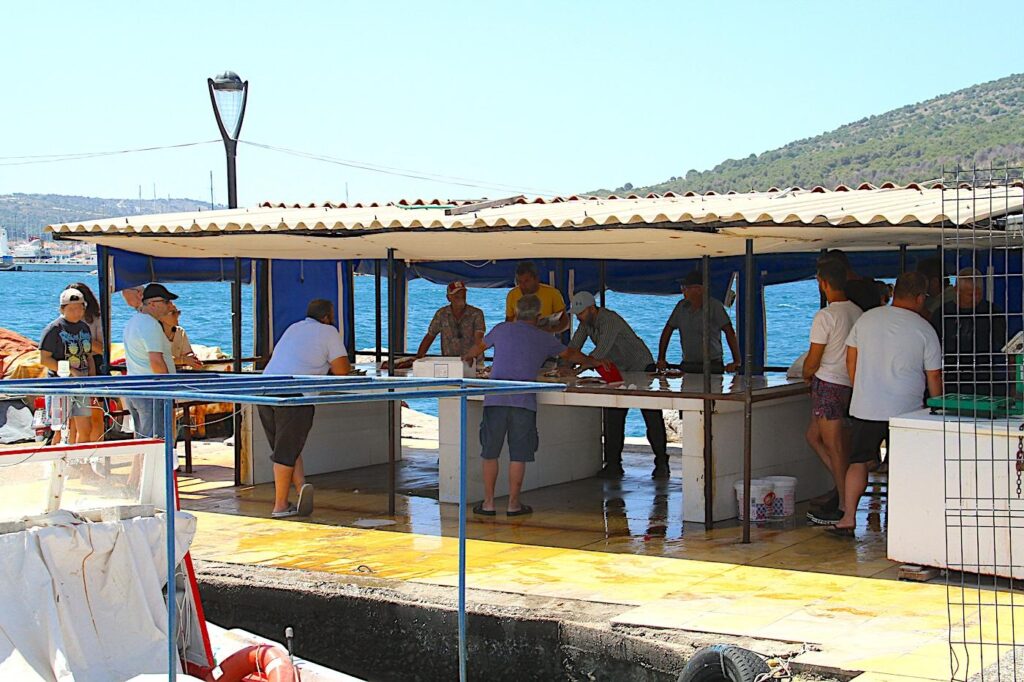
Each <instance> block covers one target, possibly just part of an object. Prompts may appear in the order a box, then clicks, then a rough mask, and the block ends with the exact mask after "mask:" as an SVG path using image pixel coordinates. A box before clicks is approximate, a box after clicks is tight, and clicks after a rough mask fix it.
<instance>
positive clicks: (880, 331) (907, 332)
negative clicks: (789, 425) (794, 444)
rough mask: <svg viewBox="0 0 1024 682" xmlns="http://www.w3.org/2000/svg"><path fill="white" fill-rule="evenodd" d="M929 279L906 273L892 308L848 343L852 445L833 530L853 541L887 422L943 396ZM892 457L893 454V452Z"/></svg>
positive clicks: (876, 314)
mask: <svg viewBox="0 0 1024 682" xmlns="http://www.w3.org/2000/svg"><path fill="white" fill-rule="evenodd" d="M927 298H928V280H927V279H926V278H925V277H924V275H922V274H921V273H919V272H905V273H903V274H902V275H900V276H899V278H898V279H897V280H896V288H895V289H894V290H893V300H892V306H888V307H881V308H875V309H873V310H869V311H867V312H866V313H864V314H863V315H861V317H860V319H859V320H857V322H856V324H854V325H853V329H852V330H851V331H850V337H849V338H848V339H847V340H846V346H847V351H846V368H847V370H848V371H849V373H850V378H851V379H853V397H852V398H851V400H850V416H851V417H852V418H853V446H852V448H851V449H850V468H849V469H848V470H847V473H846V486H845V490H844V491H843V495H844V510H845V511H844V513H843V518H842V519H840V520H839V522H838V523H837V524H836V525H835V526H832V527H831V528H830V529H829V530H830V531H832V532H834V533H836V534H839V535H847V536H851V537H852V536H853V532H854V528H855V527H856V525H857V503H858V501H859V500H860V496H861V495H863V494H864V491H865V490H866V489H867V486H868V464H869V463H871V462H873V461H875V460H876V459H877V458H878V451H879V448H880V447H881V445H882V441H885V442H887V443H888V442H889V420H890V419H891V418H892V417H896V416H898V415H901V414H905V413H907V412H912V411H913V410H917V409H920V408H921V407H922V404H923V402H924V394H925V389H926V388H927V390H928V394H929V395H931V396H933V397H934V396H938V395H941V394H942V347H941V346H940V344H939V337H938V335H937V334H936V333H935V330H934V329H932V326H931V325H930V324H928V322H926V321H925V317H924V316H925V314H926V307H925V301H926V300H927ZM889 455H890V456H891V455H892V452H891V451H890V452H889Z"/></svg>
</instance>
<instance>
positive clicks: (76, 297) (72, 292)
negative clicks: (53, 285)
mask: <svg viewBox="0 0 1024 682" xmlns="http://www.w3.org/2000/svg"><path fill="white" fill-rule="evenodd" d="M75 302H78V303H81V304H82V305H88V304H87V303H86V302H85V296H84V295H83V294H82V292H81V291H79V290H78V289H73V288H68V289H65V290H64V291H62V292H60V304H61V305H67V304H68V303H75Z"/></svg>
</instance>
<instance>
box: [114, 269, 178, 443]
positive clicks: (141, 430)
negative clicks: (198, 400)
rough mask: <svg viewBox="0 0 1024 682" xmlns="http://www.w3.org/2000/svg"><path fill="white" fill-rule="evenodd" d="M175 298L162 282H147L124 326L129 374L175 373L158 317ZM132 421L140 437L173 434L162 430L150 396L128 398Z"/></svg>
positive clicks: (155, 403) (160, 415) (158, 405)
mask: <svg viewBox="0 0 1024 682" xmlns="http://www.w3.org/2000/svg"><path fill="white" fill-rule="evenodd" d="M176 298H178V297H177V295H176V294H172V293H171V292H170V291H168V290H167V288H166V287H164V285H162V284H156V283H153V284H147V285H146V288H145V289H143V291H142V298H141V305H140V306H139V309H138V311H137V312H136V313H135V314H134V315H132V317H131V319H129V320H128V324H126V325H125V327H124V359H125V367H126V368H127V370H128V375H129V376H140V375H147V374H174V356H173V354H172V352H171V342H170V341H169V340H168V339H167V336H166V335H165V334H164V329H163V327H162V326H161V325H160V318H161V317H164V316H166V315H167V313H168V311H169V310H170V307H171V305H172V304H171V301H173V300H174V299H176ZM125 402H126V403H127V407H128V410H129V411H130V412H131V415H132V421H133V422H134V423H135V435H137V436H140V437H142V438H161V439H162V438H164V437H165V436H167V437H171V438H173V437H174V434H165V433H164V419H163V406H162V405H161V401H159V400H156V399H153V398H127V399H126V400H125Z"/></svg>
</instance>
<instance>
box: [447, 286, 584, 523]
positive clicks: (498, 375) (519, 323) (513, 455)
mask: <svg viewBox="0 0 1024 682" xmlns="http://www.w3.org/2000/svg"><path fill="white" fill-rule="evenodd" d="M540 315H541V301H540V299H539V298H537V297H536V296H534V295H532V294H531V295H528V296H522V297H520V298H519V299H518V300H517V301H516V320H515V322H502V323H501V324H499V325H497V326H495V327H494V329H492V330H491V331H490V332H488V334H487V335H486V336H484V338H483V340H481V341H480V343H478V344H476V346H474V347H473V348H472V349H470V351H469V352H468V353H466V354H465V355H464V356H463V359H464V360H466V361H467V362H469V361H471V360H474V359H476V358H478V357H480V355H482V354H483V352H484V351H485V350H487V349H488V348H494V362H493V364H492V365H491V378H492V379H503V380H506V381H510V380H511V381H535V380H536V379H537V375H538V374H540V371H541V367H543V365H544V362H545V361H546V360H547V359H548V358H550V357H554V356H558V357H560V358H563V359H565V360H568V361H570V362H575V363H578V364H582V365H594V364H597V361H596V360H594V359H593V358H591V357H589V356H587V355H584V354H583V353H580V352H579V351H578V350H574V349H572V348H567V347H565V346H563V345H562V344H561V343H560V342H559V341H558V339H557V338H555V337H554V336H553V335H552V334H551V333H549V332H547V331H544V330H541V329H539V328H538V326H537V322H538V319H539V318H540ZM506 438H507V439H508V454H509V470H508V508H507V511H506V514H507V515H508V516H523V515H525V514H530V513H532V512H533V508H531V507H530V506H529V505H526V504H522V503H521V502H520V501H519V492H520V490H521V489H522V487H523V476H524V475H525V474H526V463H527V462H532V461H533V458H534V454H535V453H536V452H537V439H538V438H537V396H536V395H535V394H533V393H516V394H506V395H489V396H486V397H485V398H484V416H483V422H482V423H481V425H480V445H481V452H480V456H481V457H482V458H483V468H484V471H483V476H484V499H483V502H481V503H480V504H477V505H476V506H475V507H473V513H474V514H480V515H482V516H494V515H495V513H496V512H495V509H494V486H495V483H496V482H497V480H498V456H499V455H500V454H501V448H502V446H503V445H504V444H505V440H506Z"/></svg>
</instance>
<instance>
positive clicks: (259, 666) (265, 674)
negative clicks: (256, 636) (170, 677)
mask: <svg viewBox="0 0 1024 682" xmlns="http://www.w3.org/2000/svg"><path fill="white" fill-rule="evenodd" d="M243 680H245V681H246V682H297V680H298V677H297V676H296V674H295V666H294V665H292V661H291V658H290V657H289V656H288V652H287V651H285V650H284V649H282V648H280V647H276V646H270V645H268V644H258V645H254V646H247V647H245V648H244V649H239V650H238V651H236V652H235V653H233V654H231V655H230V656H228V657H227V658H225V659H224V660H223V661H221V662H220V664H219V665H218V666H217V667H216V668H214V669H213V670H211V671H210V674H208V675H207V676H206V682H243Z"/></svg>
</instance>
